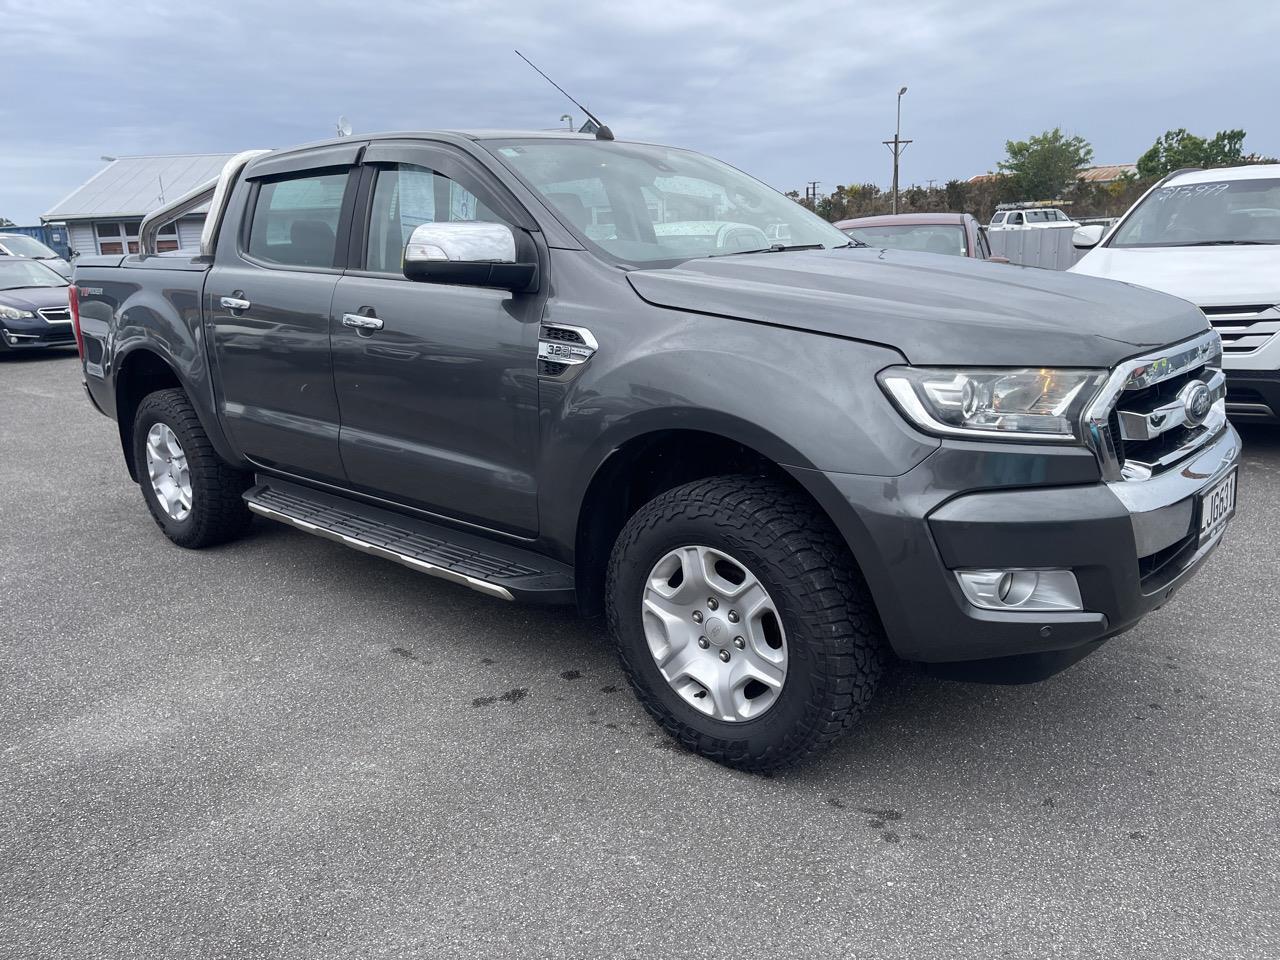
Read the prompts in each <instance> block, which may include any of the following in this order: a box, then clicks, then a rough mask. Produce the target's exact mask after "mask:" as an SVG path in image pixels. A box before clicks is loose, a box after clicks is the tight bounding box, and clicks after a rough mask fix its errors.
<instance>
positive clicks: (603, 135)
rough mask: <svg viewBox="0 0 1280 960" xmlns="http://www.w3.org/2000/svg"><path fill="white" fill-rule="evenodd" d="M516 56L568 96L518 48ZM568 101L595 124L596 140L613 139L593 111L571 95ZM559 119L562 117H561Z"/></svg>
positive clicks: (565, 91) (567, 95)
mask: <svg viewBox="0 0 1280 960" xmlns="http://www.w3.org/2000/svg"><path fill="white" fill-rule="evenodd" d="M516 56H517V57H519V58H520V59H521V60H523V61H524V62H525V63H527V64H528V65H529V66H531V67H533V69H534V70H537V71H538V75H539V76H540V77H542V79H543V80H545V81H547V83H549V84H551V85H552V86H553V87H555V88H556V89H557V90H559V91H560V92H561V93H563V94H564V95H565V96H566V97H569V92H568V91H567V90H565V88H564V87H562V86H560V84H558V83H556V82H555V81H554V80H552V79H551V78H550V77H548V76H547V75H546V74H545V73H543V72H542V71H541V70H538V67H537V65H536V64H535V63H534V62H533V61H532V60H530V59H529V58H528V57H526V56H525V55H524V54H523V53H521V52H520V51H519V50H517V51H516ZM569 102H570V103H572V104H573V105H574V106H575V107H577V108H578V109H579V110H581V111H582V112H583V113H585V114H586V115H587V116H588V117H590V118H591V122H592V123H594V124H595V126H596V130H595V134H596V139H597V140H612V139H613V131H612V130H610V129H609V128H608V127H606V126H605V125H604V124H603V123H601V122H600V118H599V117H597V116H596V115H595V114H594V113H592V112H591V111H590V110H588V109H587V108H586V107H584V106H583V105H582V104H580V103H579V102H578V101H577V100H574V99H573V97H569ZM561 119H563V117H562V118H561Z"/></svg>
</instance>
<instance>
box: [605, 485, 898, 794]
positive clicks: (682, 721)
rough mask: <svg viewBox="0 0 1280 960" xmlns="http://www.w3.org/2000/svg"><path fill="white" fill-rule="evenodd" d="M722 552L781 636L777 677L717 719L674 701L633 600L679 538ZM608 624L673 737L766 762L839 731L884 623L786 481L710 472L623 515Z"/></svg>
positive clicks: (865, 687)
mask: <svg viewBox="0 0 1280 960" xmlns="http://www.w3.org/2000/svg"><path fill="white" fill-rule="evenodd" d="M689 545H702V546H708V547H712V548H714V549H716V550H720V551H723V552H724V553H727V554H728V555H730V556H731V557H733V558H734V559H735V560H737V561H739V562H741V563H742V564H743V565H744V566H746V567H747V568H748V569H750V570H751V571H752V572H753V573H754V575H755V576H756V577H757V578H759V580H760V582H761V583H762V585H763V586H764V587H765V589H766V590H767V591H768V592H769V595H770V597H771V598H772V599H773V601H774V603H775V605H776V606H777V609H778V612H779V615H780V617H781V619H782V624H783V629H784V630H785V632H786V637H787V656H788V666H787V675H786V680H785V682H784V684H783V688H782V692H781V694H780V695H779V696H778V700H777V702H776V703H774V704H773V706H772V707H770V708H769V709H768V710H767V711H766V712H765V713H763V714H762V715H761V716H759V717H758V718H755V719H750V720H743V721H739V722H727V721H722V720H718V719H716V718H714V717H710V716H706V715H705V714H702V713H700V712H699V711H697V710H695V709H694V708H693V707H692V706H690V705H689V704H688V703H686V702H685V701H684V700H683V699H682V698H681V697H680V695H679V694H678V693H677V692H676V691H675V690H673V689H672V688H671V686H670V685H669V684H668V683H667V681H666V680H665V679H664V678H663V676H662V674H661V673H660V672H659V670H658V666H657V664H656V663H655V662H654V659H653V656H652V654H651V653H650V651H649V646H648V643H647V641H646V639H645V634H644V625H643V617H642V615H641V601H642V597H643V594H644V587H645V583H646V578H647V577H648V576H649V573H650V571H651V570H652V568H653V566H654V564H656V563H657V562H658V560H660V559H661V558H662V557H663V556H665V555H666V554H667V553H668V552H669V551H671V550H673V549H676V548H677V547H681V546H689ZM606 603H607V614H608V620H609V626H610V629H611V631H612V633H613V636H614V639H615V641H616V642H617V644H618V652H619V655H620V657H621V659H622V666H623V669H624V670H625V672H626V675H627V678H628V679H629V680H630V682H631V686H632V688H633V689H634V690H635V692H636V696H637V697H639V699H640V702H641V703H642V704H643V705H644V707H645V709H646V710H647V711H648V712H649V713H650V714H651V715H652V716H653V717H654V719H655V720H657V721H658V723H659V724H661V725H662V727H663V728H664V729H665V730H666V731H667V732H668V733H669V734H670V735H671V736H672V737H674V738H675V739H676V740H677V741H679V742H680V743H681V744H683V745H684V746H685V747H687V748H688V749H690V750H692V751H694V752H696V753H699V754H702V755H703V756H705V757H708V758H710V759H712V760H715V761H717V762H719V763H723V764H726V765H728V766H732V767H737V768H739V769H742V770H748V771H751V772H755V773H772V772H775V771H779V770H782V769H785V768H787V767H790V766H793V765H795V764H797V763H800V762H801V761H803V760H805V759H807V758H809V757H811V756H813V755H815V754H817V753H819V752H820V751H822V750H824V749H825V748H826V747H828V746H829V745H830V744H831V743H832V742H834V741H835V740H836V739H837V738H839V737H840V736H841V734H843V733H844V732H845V731H847V730H848V729H849V728H850V727H851V726H852V725H853V723H854V721H855V720H856V719H857V718H858V716H859V715H860V714H861V712H862V711H863V709H864V708H865V707H866V705H867V703H868V702H869V701H870V699H871V696H872V693H873V691H874V690H875V687H876V684H877V682H878V680H879V679H880V676H881V673H882V672H883V669H884V657H885V640H884V630H883V627H882V626H881V624H880V619H879V616H878V615H877V613H876V610H875V605H874V603H873V601H872V599H871V596H870V593H869V591H868V589H867V586H866V582H865V581H864V579H863V577H862V575H861V573H860V572H859V571H858V568H857V566H856V564H855V563H854V559H853V557H852V555H851V554H850V553H849V549H848V547H847V546H846V544H845V543H844V541H843V539H842V538H841V537H840V535H839V533H838V532H837V531H836V529H835V527H834V526H833V525H832V523H831V522H830V520H829V519H828V518H827V517H826V516H825V515H823V514H822V513H821V511H819V510H818V509H817V508H816V507H815V506H814V505H813V503H811V502H810V501H808V500H807V499H806V498H805V497H804V496H803V495H801V494H800V493H799V492H797V491H796V490H794V489H793V488H791V487H790V486H788V485H787V484H786V483H784V482H781V481H778V480H772V479H766V478H762V477H753V476H720V477H712V478H709V479H706V480H698V481H695V482H693V483H688V484H685V485H684V486H681V487H676V488H675V489H673V490H669V491H668V492H666V493H664V494H662V495H661V496H659V497H657V498H656V499H654V500H652V501H650V502H649V503H647V504H645V505H644V506H643V507H641V508H640V510H639V511H637V512H636V513H635V515H634V516H632V517H631V519H630V520H629V521H628V522H627V524H626V526H625V527H624V528H623V530H622V532H621V534H619V536H618V539H617V542H616V543H615V544H614V547H613V553H612V556H611V557H610V561H609V571H608V581H607V597H606Z"/></svg>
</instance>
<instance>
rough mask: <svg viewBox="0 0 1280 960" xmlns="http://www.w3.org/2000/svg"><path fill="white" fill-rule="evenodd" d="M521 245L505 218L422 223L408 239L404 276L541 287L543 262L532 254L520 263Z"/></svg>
mask: <svg viewBox="0 0 1280 960" xmlns="http://www.w3.org/2000/svg"><path fill="white" fill-rule="evenodd" d="M526 239H527V238H526ZM517 246H518V245H517V243H516V235H515V233H513V232H512V230H511V228H510V227H508V226H507V225H506V224H505V223H478V222H462V223H448V222H446V223H422V224H419V225H418V226H417V227H415V228H414V230H413V233H412V234H410V235H409V242H408V243H406V244H405V247H404V275H405V276H406V277H407V278H408V279H410V280H415V281H418V282H419V283H448V284H455V285H460V286H468V287H494V288H497V289H499V290H511V291H513V292H515V293H529V292H532V291H534V290H536V289H537V286H538V264H537V262H536V261H535V260H534V259H533V257H532V256H528V257H527V258H526V261H527V262H520V258H518V257H517V254H516V250H517Z"/></svg>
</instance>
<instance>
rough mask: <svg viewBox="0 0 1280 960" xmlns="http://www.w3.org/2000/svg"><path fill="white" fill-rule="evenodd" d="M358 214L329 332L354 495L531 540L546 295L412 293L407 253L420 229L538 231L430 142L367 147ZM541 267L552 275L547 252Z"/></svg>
mask: <svg viewBox="0 0 1280 960" xmlns="http://www.w3.org/2000/svg"><path fill="white" fill-rule="evenodd" d="M357 208H358V209H359V210H360V211H361V213H360V214H359V215H358V216H357V223H356V226H355V227H354V228H353V231H352V240H351V252H350V257H349V259H350V265H349V268H348V270H347V272H346V274H345V275H344V276H343V278H342V279H341V280H340V281H339V282H338V285H337V293H336V295H335V297H334V302H333V319H332V328H331V331H332V343H333V361H334V383H335V387H336V391H337V397H338V405H339V407H340V410H341V420H342V429H341V437H340V448H341V451H342V459H343V463H344V465H345V467H346V471H347V477H348V479H349V481H350V483H351V485H352V486H353V487H354V488H355V489H357V490H360V491H362V492H364V493H368V494H371V495H374V496H378V497H381V498H384V499H388V500H392V501H395V502H397V503H402V504H405V505H408V506H412V507H414V508H417V509H421V510H425V511H428V512H431V513H434V514H439V515H443V516H446V517H450V518H453V519H457V520H462V521H466V522H469V523H474V524H477V525H482V526H485V527H488V528H492V529H496V530H501V531H504V532H508V533H513V534H516V535H518V536H533V535H534V534H535V533H536V532H537V529H538V515H537V484H536V482H535V475H534V474H535V463H536V459H537V450H538V380H537V369H536V361H537V349H538V322H539V319H540V318H541V315H542V306H543V302H544V298H545V294H542V293H539V294H513V293H511V292H509V291H506V290H497V289H486V288H480V287H467V286H452V285H448V284H438V283H415V282H412V281H410V280H407V279H405V277H404V274H403V272H402V269H403V263H402V261H403V251H404V245H405V241H406V240H407V239H408V237H409V234H410V233H411V232H412V231H413V228H414V227H415V226H417V225H418V224H420V223H427V222H438V221H442V220H451V221H458V220H463V221H468V220H470V221H477V220H478V221H490V222H502V223H507V224H508V225H509V226H512V227H513V228H514V229H515V230H517V231H520V230H521V229H522V228H524V227H531V226H533V221H532V220H531V219H529V215H528V213H527V212H525V211H524V210H523V208H521V207H520V206H519V205H518V203H517V202H516V201H515V199H514V198H513V197H511V195H510V194H509V193H508V192H507V191H506V190H505V188H504V187H503V186H502V185H501V184H500V183H499V182H498V180H497V179H496V178H495V177H493V175H492V174H491V173H489V172H488V171H487V170H485V169H484V168H483V167H482V166H481V165H480V164H479V163H477V162H476V161H475V160H474V159H472V158H470V157H468V156H467V155H466V154H465V153H463V152H462V151H461V150H458V149H456V148H453V147H447V146H444V145H439V146H435V145H428V144H425V143H422V142H417V143H414V142H403V143H401V142H394V141H384V142H375V143H373V144H372V145H371V146H370V147H369V150H368V152H367V154H366V156H365V173H364V176H363V178H362V187H361V193H360V200H359V201H358V204H357ZM527 236H528V235H527V234H526V237H527ZM539 256H541V257H542V258H543V260H544V263H543V268H544V271H545V266H546V264H545V250H544V251H542V252H540V254H539ZM544 275H545V274H544ZM541 288H542V290H544V291H545V289H546V288H547V284H546V283H545V282H544V283H543V284H541ZM348 314H351V315H357V316H363V317H370V318H377V319H378V320H379V321H381V324H382V325H381V328H380V329H377V330H367V329H365V330H359V329H355V328H352V327H350V326H347V325H345V324H344V323H343V318H344V316H346V315H348Z"/></svg>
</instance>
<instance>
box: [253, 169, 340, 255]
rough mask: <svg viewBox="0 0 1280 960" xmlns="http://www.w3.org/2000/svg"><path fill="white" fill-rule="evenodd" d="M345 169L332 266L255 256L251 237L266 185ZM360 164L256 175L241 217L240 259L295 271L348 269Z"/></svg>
mask: <svg viewBox="0 0 1280 960" xmlns="http://www.w3.org/2000/svg"><path fill="white" fill-rule="evenodd" d="M344 168H345V170H346V173H347V182H346V185H345V186H344V187H343V191H342V203H341V205H340V206H339V208H338V225H337V228H336V230H335V237H334V259H333V263H332V265H330V266H327V267H324V266H305V265H302V264H290V263H276V262H273V261H270V260H264V259H262V258H260V257H255V256H254V255H253V254H252V253H251V252H250V249H249V240H250V236H251V234H252V232H253V222H254V218H255V217H256V216H257V212H258V201H259V199H260V198H261V196H262V187H263V185H264V184H267V183H280V182H282V181H287V180H305V179H307V178H308V177H314V176H324V175H326V174H328V173H341V172H342V171H343V169H344ZM361 169H362V168H361V167H360V165H359V164H355V165H351V166H347V165H345V164H343V165H341V166H338V167H332V166H319V167H311V168H301V167H300V168H298V169H293V170H290V171H288V172H287V173H281V174H277V175H273V176H266V177H255V178H252V179H250V180H249V182H248V186H249V189H250V193H249V197H248V199H247V202H246V204H245V210H244V215H243V216H242V218H241V220H240V229H239V231H238V235H237V237H236V253H237V255H238V256H239V257H240V259H242V260H244V261H246V262H247V263H252V264H253V265H254V266H255V267H261V268H262V269H264V270H283V271H287V272H292V273H331V274H341V273H343V272H345V271H346V270H347V268H348V264H349V262H350V260H349V254H350V235H351V224H352V214H353V212H354V210H355V203H356V193H357V187H358V186H359V177H360V173H361Z"/></svg>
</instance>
